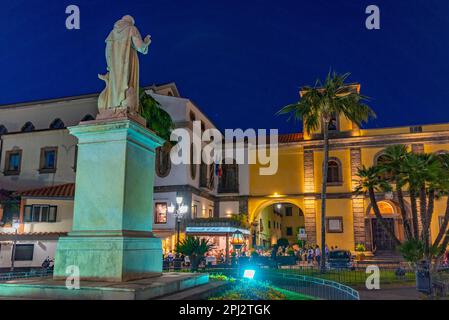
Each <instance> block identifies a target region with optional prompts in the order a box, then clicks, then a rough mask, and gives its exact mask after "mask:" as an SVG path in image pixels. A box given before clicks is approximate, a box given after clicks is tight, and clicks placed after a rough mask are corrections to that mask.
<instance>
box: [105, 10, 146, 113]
mask: <svg viewBox="0 0 449 320" xmlns="http://www.w3.org/2000/svg"><path fill="white" fill-rule="evenodd" d="M150 43H151V38H150V36H149V35H148V36H146V37H145V39H144V40H142V37H141V36H140V33H139V30H137V28H136V27H135V26H134V18H133V17H131V16H129V15H126V16H123V18H121V19H120V20H118V21H117V22H116V23H115V24H114V29H113V30H112V31H111V33H109V36H108V37H107V38H106V62H107V64H108V68H107V70H108V73H106V74H104V75H100V74H99V75H98V77H99V78H100V79H102V80H104V81H105V82H106V88H105V89H104V90H103V91H102V92H101V94H100V96H99V97H98V110H99V112H100V113H101V112H102V111H104V110H105V109H113V108H126V110H128V111H130V112H132V113H137V111H138V107H139V59H138V57H137V51H139V52H140V53H142V54H147V52H148V46H149V45H150Z"/></svg>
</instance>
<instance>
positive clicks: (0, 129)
mask: <svg viewBox="0 0 449 320" xmlns="http://www.w3.org/2000/svg"><path fill="white" fill-rule="evenodd" d="M7 133H8V129H6V127H5V126H4V125H2V124H0V136H2V135H4V134H7Z"/></svg>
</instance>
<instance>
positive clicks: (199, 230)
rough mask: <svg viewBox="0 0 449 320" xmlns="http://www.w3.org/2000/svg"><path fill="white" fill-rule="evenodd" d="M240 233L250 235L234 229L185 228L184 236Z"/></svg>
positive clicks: (244, 230)
mask: <svg viewBox="0 0 449 320" xmlns="http://www.w3.org/2000/svg"><path fill="white" fill-rule="evenodd" d="M236 231H240V232H241V233H243V234H244V235H248V236H249V235H250V232H249V230H247V229H242V228H236V227H186V234H198V235H199V234H207V235H226V234H231V233H234V232H236Z"/></svg>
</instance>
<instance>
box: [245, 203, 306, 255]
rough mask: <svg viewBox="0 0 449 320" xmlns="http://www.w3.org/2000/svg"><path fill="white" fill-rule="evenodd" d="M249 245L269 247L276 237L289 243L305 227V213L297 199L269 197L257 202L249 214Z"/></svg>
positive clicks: (293, 241)
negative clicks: (259, 202)
mask: <svg viewBox="0 0 449 320" xmlns="http://www.w3.org/2000/svg"><path fill="white" fill-rule="evenodd" d="M250 224H251V230H250V232H251V241H250V243H251V247H255V246H257V247H265V248H268V247H271V246H272V245H274V244H275V243H276V242H277V240H278V239H280V238H286V239H287V240H288V241H289V243H290V244H294V243H296V242H297V239H298V232H299V229H300V228H305V215H304V213H303V210H302V208H301V203H300V201H298V200H297V199H270V200H267V201H263V202H262V203H261V204H259V205H258V206H257V207H256V208H255V209H254V210H253V211H252V213H251V214H250Z"/></svg>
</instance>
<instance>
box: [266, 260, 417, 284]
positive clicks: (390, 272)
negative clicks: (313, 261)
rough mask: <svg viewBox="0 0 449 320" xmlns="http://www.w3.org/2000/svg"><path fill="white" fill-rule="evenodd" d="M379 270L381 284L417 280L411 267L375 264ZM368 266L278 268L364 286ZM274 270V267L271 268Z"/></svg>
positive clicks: (368, 270)
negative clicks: (326, 268)
mask: <svg viewBox="0 0 449 320" xmlns="http://www.w3.org/2000/svg"><path fill="white" fill-rule="evenodd" d="M373 266H375V267H377V268H378V270H379V280H380V283H381V284H393V283H404V282H413V281H415V272H414V271H413V270H412V269H410V268H402V267H401V268H399V267H393V266H391V267H385V266H382V267H380V266H377V265H373ZM367 267H369V266H366V267H357V268H354V269H352V270H351V269H329V270H326V272H325V273H322V272H320V270H319V268H318V267H295V268H283V269H278V270H282V272H285V273H288V274H295V275H305V276H309V277H315V278H320V279H324V280H330V281H335V282H338V283H343V284H345V285H350V286H364V285H365V282H366V279H367V278H368V276H370V275H371V274H372V271H370V270H372V269H367ZM271 270H272V269H271Z"/></svg>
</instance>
